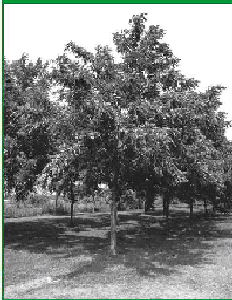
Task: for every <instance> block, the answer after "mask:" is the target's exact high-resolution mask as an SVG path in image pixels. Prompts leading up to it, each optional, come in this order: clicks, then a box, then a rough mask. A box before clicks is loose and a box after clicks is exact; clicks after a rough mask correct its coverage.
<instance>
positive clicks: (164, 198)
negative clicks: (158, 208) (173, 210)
mask: <svg viewBox="0 0 232 300" xmlns="http://www.w3.org/2000/svg"><path fill="white" fill-rule="evenodd" d="M165 215H166V195H165V192H164V193H163V216H165Z"/></svg>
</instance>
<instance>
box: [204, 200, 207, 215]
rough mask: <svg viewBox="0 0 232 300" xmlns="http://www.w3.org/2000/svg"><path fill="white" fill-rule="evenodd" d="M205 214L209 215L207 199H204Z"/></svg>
mask: <svg viewBox="0 0 232 300" xmlns="http://www.w3.org/2000/svg"><path fill="white" fill-rule="evenodd" d="M204 215H208V207H207V200H206V199H204Z"/></svg>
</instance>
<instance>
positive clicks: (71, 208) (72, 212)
mask: <svg viewBox="0 0 232 300" xmlns="http://www.w3.org/2000/svg"><path fill="white" fill-rule="evenodd" d="M73 204H74V203H73V201H72V202H71V221H70V223H71V226H73Z"/></svg>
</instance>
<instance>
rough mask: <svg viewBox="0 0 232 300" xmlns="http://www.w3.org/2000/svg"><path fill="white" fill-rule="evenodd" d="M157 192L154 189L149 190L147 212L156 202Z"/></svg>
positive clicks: (146, 203)
mask: <svg viewBox="0 0 232 300" xmlns="http://www.w3.org/2000/svg"><path fill="white" fill-rule="evenodd" d="M154 196H155V191H154V188H153V187H149V188H147V193H146V202H145V212H147V211H148V210H149V209H151V208H152V206H153V202H154Z"/></svg>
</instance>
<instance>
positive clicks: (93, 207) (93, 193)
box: [92, 193, 95, 214]
mask: <svg viewBox="0 0 232 300" xmlns="http://www.w3.org/2000/svg"><path fill="white" fill-rule="evenodd" d="M92 198H93V210H92V213H93V214H94V211H95V197H94V193H93V194H92Z"/></svg>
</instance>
